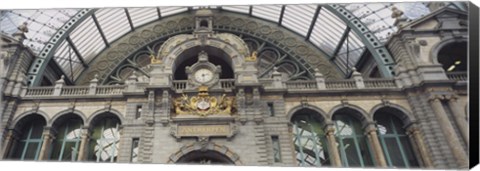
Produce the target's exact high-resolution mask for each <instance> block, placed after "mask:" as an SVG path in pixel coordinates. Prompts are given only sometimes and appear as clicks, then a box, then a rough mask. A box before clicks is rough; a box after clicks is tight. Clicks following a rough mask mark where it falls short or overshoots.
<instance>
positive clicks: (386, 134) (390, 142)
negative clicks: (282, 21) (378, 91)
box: [374, 109, 419, 168]
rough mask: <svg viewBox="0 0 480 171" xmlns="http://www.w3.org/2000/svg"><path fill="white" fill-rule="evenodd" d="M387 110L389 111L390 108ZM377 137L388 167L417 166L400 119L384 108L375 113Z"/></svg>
mask: <svg viewBox="0 0 480 171" xmlns="http://www.w3.org/2000/svg"><path fill="white" fill-rule="evenodd" d="M388 111H391V110H390V109H389V110H388ZM374 120H375V121H376V123H377V130H378V138H379V139H380V144H381V146H382V148H383V153H384V155H385V159H386V160H387V164H388V166H389V167H400V168H411V167H419V165H418V162H417V159H416V158H415V155H414V153H413V149H412V146H411V144H410V142H409V138H408V136H407V135H406V134H405V130H404V129H403V127H402V125H403V124H402V121H401V120H400V119H399V118H397V117H396V116H394V115H392V114H391V113H388V112H386V110H380V111H378V112H376V113H375V117H374Z"/></svg>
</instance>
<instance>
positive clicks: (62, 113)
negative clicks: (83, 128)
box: [48, 108, 87, 126]
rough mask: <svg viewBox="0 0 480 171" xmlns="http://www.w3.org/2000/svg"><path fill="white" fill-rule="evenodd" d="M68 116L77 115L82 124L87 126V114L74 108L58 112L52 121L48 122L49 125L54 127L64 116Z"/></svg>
mask: <svg viewBox="0 0 480 171" xmlns="http://www.w3.org/2000/svg"><path fill="white" fill-rule="evenodd" d="M68 114H73V115H76V116H78V117H79V118H80V119H82V123H83V124H85V123H86V121H87V117H86V116H85V114H84V113H83V112H81V111H79V110H76V109H73V108H70V109H65V110H63V111H60V112H58V113H57V114H55V115H54V116H53V117H52V119H51V120H49V122H48V125H50V126H53V125H54V123H55V122H56V121H57V120H58V119H60V118H61V117H63V116H64V115H68Z"/></svg>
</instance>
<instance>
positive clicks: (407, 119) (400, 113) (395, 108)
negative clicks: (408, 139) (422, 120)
mask: <svg viewBox="0 0 480 171" xmlns="http://www.w3.org/2000/svg"><path fill="white" fill-rule="evenodd" d="M379 110H390V111H391V114H393V115H394V116H396V117H398V118H399V119H400V120H402V122H403V124H404V126H408V125H410V124H412V123H415V122H416V121H417V119H416V118H415V117H414V116H413V115H412V113H411V112H410V111H408V110H407V109H405V108H404V107H402V106H400V105H398V104H393V103H388V105H386V104H384V103H381V104H377V105H375V106H374V107H373V108H372V110H370V117H371V118H375V114H377V111H379Z"/></svg>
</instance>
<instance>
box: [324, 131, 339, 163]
mask: <svg viewBox="0 0 480 171" xmlns="http://www.w3.org/2000/svg"><path fill="white" fill-rule="evenodd" d="M334 133H335V128H334V127H333V125H332V124H328V125H327V126H326V127H325V134H326V135H327V141H328V152H329V154H330V159H331V163H332V166H333V167H342V160H341V159H340V153H339V152H338V148H337V140H336V139H335V134H334Z"/></svg>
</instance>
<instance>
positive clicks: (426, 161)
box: [407, 124, 433, 168]
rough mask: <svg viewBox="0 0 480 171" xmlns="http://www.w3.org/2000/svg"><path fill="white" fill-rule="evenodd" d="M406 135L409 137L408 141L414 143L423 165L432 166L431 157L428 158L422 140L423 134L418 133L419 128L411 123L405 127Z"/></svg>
mask: <svg viewBox="0 0 480 171" xmlns="http://www.w3.org/2000/svg"><path fill="white" fill-rule="evenodd" d="M407 135H408V137H409V138H410V141H411V142H414V143H415V144H412V145H415V147H417V149H418V153H419V154H420V157H421V160H422V162H423V165H424V166H425V167H426V168H433V163H432V159H431V158H430V155H429V153H428V151H427V147H426V146H425V143H424V142H423V136H422V134H420V129H419V128H418V127H417V126H416V125H414V124H412V125H410V126H409V127H408V128H407Z"/></svg>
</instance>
